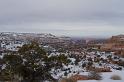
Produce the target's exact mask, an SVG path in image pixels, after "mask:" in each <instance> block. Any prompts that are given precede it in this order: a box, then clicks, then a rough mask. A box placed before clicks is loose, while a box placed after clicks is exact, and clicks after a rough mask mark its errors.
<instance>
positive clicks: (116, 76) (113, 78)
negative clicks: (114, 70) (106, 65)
mask: <svg viewBox="0 0 124 82" xmlns="http://www.w3.org/2000/svg"><path fill="white" fill-rule="evenodd" d="M110 79H112V80H121V77H120V76H119V75H113V76H111V78H110Z"/></svg>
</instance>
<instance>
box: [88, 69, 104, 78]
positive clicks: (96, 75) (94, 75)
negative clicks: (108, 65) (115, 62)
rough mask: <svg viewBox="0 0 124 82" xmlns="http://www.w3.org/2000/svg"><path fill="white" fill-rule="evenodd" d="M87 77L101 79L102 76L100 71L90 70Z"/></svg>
mask: <svg viewBox="0 0 124 82" xmlns="http://www.w3.org/2000/svg"><path fill="white" fill-rule="evenodd" d="M88 78H89V79H90V80H102V76H101V74H100V73H98V72H96V71H91V72H90V73H89V74H88Z"/></svg>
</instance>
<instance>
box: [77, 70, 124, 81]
mask: <svg viewBox="0 0 124 82" xmlns="http://www.w3.org/2000/svg"><path fill="white" fill-rule="evenodd" d="M80 74H81V75H87V74H88V73H87V72H86V73H80ZM113 75H118V76H120V77H121V80H112V79H111V77H112V76H113ZM101 76H102V80H82V81H78V82H109V81H110V82H124V70H122V71H119V70H112V72H104V73H101Z"/></svg>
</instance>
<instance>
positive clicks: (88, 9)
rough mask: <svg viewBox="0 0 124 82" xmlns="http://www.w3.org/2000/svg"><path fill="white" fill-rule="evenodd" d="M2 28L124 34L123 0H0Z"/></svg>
mask: <svg viewBox="0 0 124 82" xmlns="http://www.w3.org/2000/svg"><path fill="white" fill-rule="evenodd" d="M0 31H1V32H41V33H52V34H55V35H66V36H111V35H116V34H123V33H124V0H0Z"/></svg>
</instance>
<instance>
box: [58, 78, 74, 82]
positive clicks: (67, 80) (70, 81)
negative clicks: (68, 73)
mask: <svg viewBox="0 0 124 82" xmlns="http://www.w3.org/2000/svg"><path fill="white" fill-rule="evenodd" d="M59 82H76V81H74V80H72V79H70V78H63V79H61V80H60V81H59Z"/></svg>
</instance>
